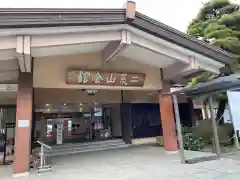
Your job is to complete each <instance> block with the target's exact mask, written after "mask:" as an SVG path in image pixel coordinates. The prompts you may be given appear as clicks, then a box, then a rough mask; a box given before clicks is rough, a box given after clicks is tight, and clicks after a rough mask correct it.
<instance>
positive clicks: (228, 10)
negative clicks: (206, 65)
mask: <svg viewBox="0 0 240 180" xmlns="http://www.w3.org/2000/svg"><path fill="white" fill-rule="evenodd" d="M187 33H188V34H190V35H192V36H195V37H196V38H198V39H201V40H203V41H205V42H207V43H210V44H213V45H216V46H219V47H221V48H222V49H224V50H226V51H228V52H230V53H233V54H236V55H239V56H240V5H239V4H237V3H233V2H231V1H229V0H210V1H209V2H207V3H205V4H203V6H202V8H201V9H200V11H199V13H198V14H197V17H196V18H194V19H193V20H192V22H191V23H190V25H189V27H188V29H187ZM238 70H240V59H236V60H235V61H234V62H233V64H231V65H229V66H227V67H225V68H223V69H221V72H222V74H223V75H226V74H231V73H234V72H236V71H238ZM213 77H214V76H212V74H211V73H203V74H201V75H199V76H198V77H195V78H193V79H192V84H196V83H198V82H204V81H206V80H208V79H211V78H213Z"/></svg>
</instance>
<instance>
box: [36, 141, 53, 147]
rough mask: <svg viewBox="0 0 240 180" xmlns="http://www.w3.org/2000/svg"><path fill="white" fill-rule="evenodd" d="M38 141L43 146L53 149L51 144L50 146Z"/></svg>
mask: <svg viewBox="0 0 240 180" xmlns="http://www.w3.org/2000/svg"><path fill="white" fill-rule="evenodd" d="M37 143H38V144H40V145H41V146H44V147H46V148H48V149H52V147H51V146H48V145H46V144H44V143H43V142H41V141H37Z"/></svg>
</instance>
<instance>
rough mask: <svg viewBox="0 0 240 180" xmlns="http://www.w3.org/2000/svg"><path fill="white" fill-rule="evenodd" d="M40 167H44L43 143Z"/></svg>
mask: <svg viewBox="0 0 240 180" xmlns="http://www.w3.org/2000/svg"><path fill="white" fill-rule="evenodd" d="M40 158H41V159H40V169H42V168H43V145H41V156H40Z"/></svg>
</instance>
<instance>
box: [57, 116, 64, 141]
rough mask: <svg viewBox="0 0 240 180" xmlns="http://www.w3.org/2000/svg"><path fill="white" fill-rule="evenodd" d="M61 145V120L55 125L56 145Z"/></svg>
mask: <svg viewBox="0 0 240 180" xmlns="http://www.w3.org/2000/svg"><path fill="white" fill-rule="evenodd" d="M62 143H63V123H62V120H60V121H59V122H58V123H57V144H62Z"/></svg>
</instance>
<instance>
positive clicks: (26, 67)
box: [16, 36, 32, 72]
mask: <svg viewBox="0 0 240 180" xmlns="http://www.w3.org/2000/svg"><path fill="white" fill-rule="evenodd" d="M16 53H17V60H18V64H19V68H20V71H21V72H31V70H32V57H31V39H30V36H17V48H16Z"/></svg>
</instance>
